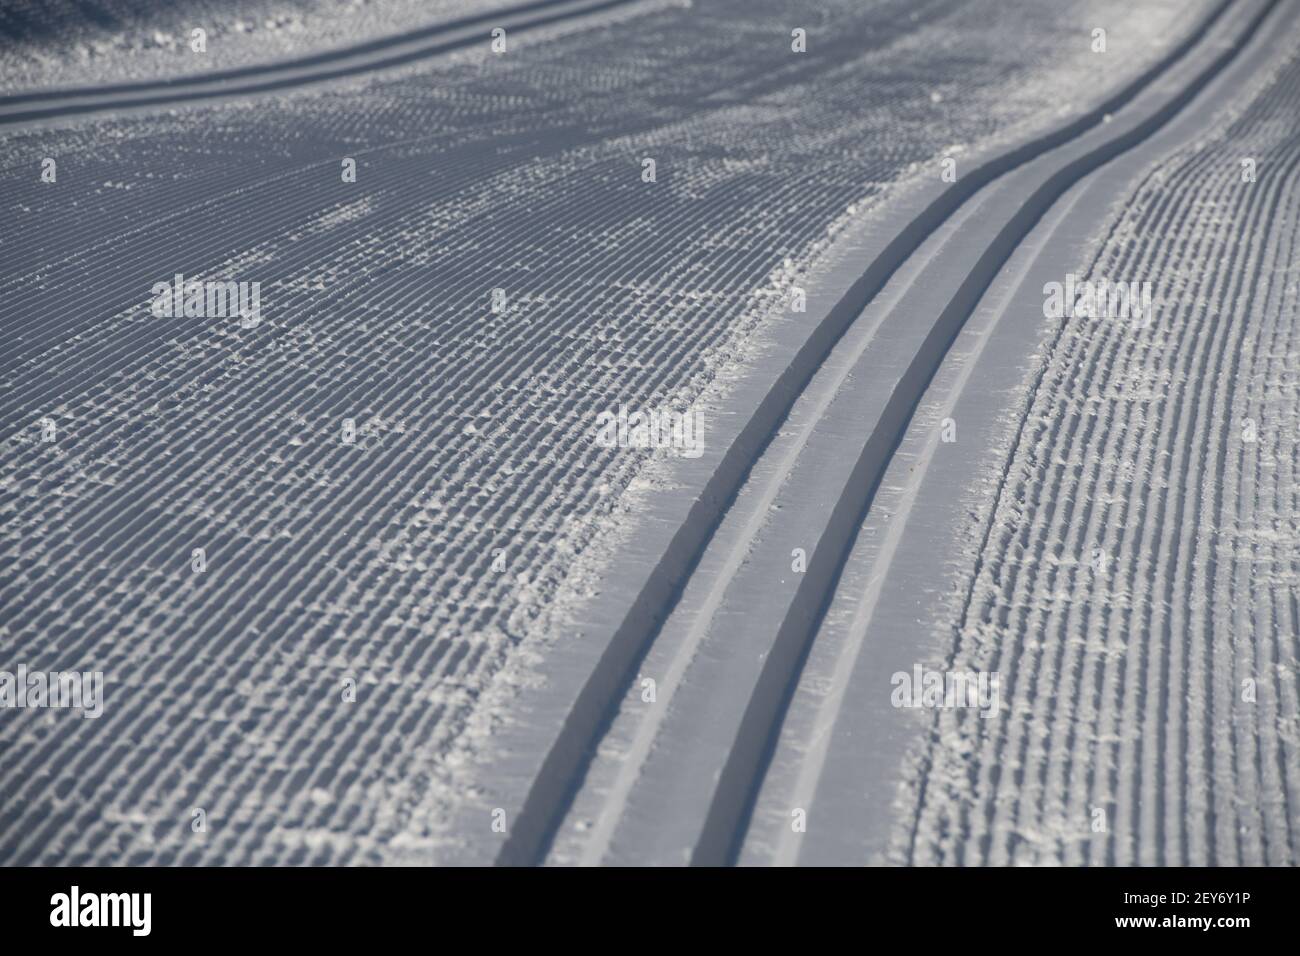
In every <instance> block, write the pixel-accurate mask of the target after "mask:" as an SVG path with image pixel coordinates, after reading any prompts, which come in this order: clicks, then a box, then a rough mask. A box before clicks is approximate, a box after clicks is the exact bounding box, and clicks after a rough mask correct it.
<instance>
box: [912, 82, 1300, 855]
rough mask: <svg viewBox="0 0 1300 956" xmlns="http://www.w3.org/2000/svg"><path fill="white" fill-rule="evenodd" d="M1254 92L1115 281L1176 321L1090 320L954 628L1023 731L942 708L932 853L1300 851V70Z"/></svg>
mask: <svg viewBox="0 0 1300 956" xmlns="http://www.w3.org/2000/svg"><path fill="white" fill-rule="evenodd" d="M1254 92H1255V94H1257V95H1255V97H1254V98H1253V99H1252V100H1250V101H1249V104H1248V106H1245V107H1242V108H1240V109H1239V110H1238V115H1236V116H1235V118H1233V119H1232V120H1231V122H1230V123H1228V124H1227V125H1226V127H1220V128H1218V129H1217V130H1216V131H1215V132H1214V133H1213V134H1212V135H1207V137H1206V138H1205V140H1204V141H1203V142H1199V143H1196V144H1193V145H1192V146H1190V147H1187V148H1185V149H1184V150H1182V151H1180V152H1179V153H1178V154H1176V155H1174V156H1172V157H1171V158H1169V159H1167V160H1164V161H1162V162H1161V163H1159V164H1158V165H1156V166H1155V167H1153V168H1152V169H1151V171H1150V174H1149V175H1148V176H1147V177H1146V179H1145V181H1144V182H1143V183H1142V184H1141V186H1140V187H1139V188H1138V189H1137V190H1136V192H1135V193H1134V195H1133V196H1132V197H1130V200H1129V202H1128V204H1127V205H1126V206H1125V207H1124V208H1123V211H1122V214H1121V215H1119V216H1118V218H1117V219H1116V221H1115V222H1114V224H1113V227H1112V229H1111V231H1110V233H1109V234H1108V235H1107V236H1106V237H1105V238H1104V241H1103V242H1102V243H1101V244H1100V247H1099V249H1098V252H1097V256H1096V259H1095V261H1094V262H1093V263H1092V265H1091V270H1090V271H1091V275H1092V276H1094V277H1098V278H1099V277H1109V278H1142V279H1150V280H1152V281H1153V284H1154V289H1155V292H1154V297H1155V311H1156V321H1155V322H1154V323H1152V324H1151V325H1150V326H1149V327H1147V328H1135V327H1134V326H1133V325H1131V324H1130V323H1127V322H1120V321H1108V320H1092V321H1090V320H1086V319H1082V318H1073V319H1065V320H1062V324H1061V327H1060V329H1059V331H1058V333H1057V335H1056V337H1055V339H1054V341H1053V343H1052V345H1051V348H1050V350H1049V353H1048V355H1047V356H1046V360H1045V364H1044V368H1043V371H1042V373H1041V378H1039V380H1038V381H1037V383H1036V385H1035V387H1034V389H1033V392H1032V401H1030V402H1029V403H1028V406H1027V411H1026V413H1025V417H1024V420H1023V421H1022V423H1021V427H1020V431H1019V434H1018V436H1017V439H1016V441H1015V443H1014V448H1013V450H1012V451H1011V454H1010V456H1009V459H1008V463H1007V468H1006V472H1005V474H1004V476H1003V480H1002V485H1001V488H1000V491H999V493H998V496H997V503H996V506H995V508H994V511H993V514H992V521H991V525H990V528H989V534H988V538H987V545H986V547H985V548H984V550H983V554H982V557H981V561H980V563H979V566H978V569H977V572H978V573H976V574H975V576H974V577H973V579H972V580H971V581H970V586H969V592H968V599H967V609H966V612H965V614H964V616H963V618H962V620H961V621H960V622H959V623H958V624H957V625H956V626H955V628H954V637H955V645H954V650H953V653H952V657H951V660H950V666H951V667H952V668H954V669H964V668H974V669H980V670H986V671H993V672H999V673H1000V674H1001V675H1002V685H1003V689H1004V690H1003V694H1004V708H1005V716H1004V717H1003V718H1002V719H1000V720H997V721H984V720H980V719H978V718H974V719H972V716H971V715H970V714H969V713H963V712H960V711H957V712H954V711H946V712H945V711H940V712H938V713H937V715H936V721H935V727H934V730H933V733H932V735H931V737H930V743H929V745H928V747H927V748H926V750H925V752H924V754H923V755H922V756H921V757H920V759H919V763H918V771H917V777H916V779H915V781H914V782H913V787H914V798H913V800H912V812H911V813H910V814H908V815H906V816H907V819H905V821H904V823H903V824H901V825H900V828H899V832H898V834H897V840H896V843H897V845H898V846H899V852H900V854H901V858H902V859H903V860H905V861H906V862H910V863H919V864H934V863H955V864H994V865H1007V864H1035V865H1041V864H1045V863H1060V864H1067V865H1079V864H1111V865H1116V864H1118V865H1129V866H1131V865H1143V866H1147V865H1265V864H1266V865H1279V864H1283V865H1294V864H1295V863H1296V861H1297V857H1296V847H1295V843H1294V839H1295V838H1294V835H1293V829H1294V827H1295V825H1296V807H1295V805H1294V800H1293V796H1292V795H1293V794H1294V793H1296V792H1297V790H1296V785H1297V779H1296V778H1297V767H1300V761H1298V759H1297V757H1298V755H1297V751H1296V745H1297V729H1298V726H1300V724H1298V716H1297V715H1298V714H1300V710H1298V709H1297V681H1296V661H1297V652H1298V651H1300V646H1298V640H1297V628H1298V626H1300V621H1297V615H1296V605H1297V593H1298V592H1300V557H1297V555H1296V553H1295V549H1294V542H1295V540H1296V537H1297V534H1300V527H1298V526H1297V519H1296V516H1297V514H1300V507H1297V506H1298V505H1300V492H1297V485H1296V465H1297V459H1298V458H1300V449H1298V447H1297V439H1298V438H1300V429H1298V427H1297V426H1300V401H1298V399H1297V390H1296V389H1297V369H1300V340H1298V338H1297V326H1296V323H1295V321H1294V315H1295V312H1296V307H1297V297H1298V296H1300V276H1298V275H1297V270H1296V267H1295V265H1294V262H1295V252H1296V250H1295V244H1294V238H1295V235H1296V231H1297V228H1300V195H1298V194H1297V185H1298V181H1300V142H1297V140H1296V138H1295V136H1294V131H1295V122H1296V117H1297V115H1298V114H1300V60H1297V59H1295V58H1292V59H1291V60H1289V61H1288V62H1287V63H1286V65H1285V67H1284V68H1282V69H1281V70H1280V71H1279V72H1278V73H1277V74H1276V75H1275V76H1274V77H1273V78H1272V79H1271V81H1270V82H1269V83H1268V84H1267V86H1265V87H1264V88H1263V89H1262V90H1256V91H1254ZM1244 157H1253V158H1255V159H1256V160H1257V164H1258V181H1257V182H1256V183H1253V184H1251V183H1244V182H1243V181H1242V168H1241V165H1240V160H1241V159H1242V158H1244ZM1080 271H1081V272H1083V271H1084V270H1080ZM1247 420H1251V421H1253V422H1255V423H1257V427H1258V440H1257V441H1254V442H1248V441H1245V440H1243V434H1244V433H1243V429H1244V428H1245V427H1246V422H1247ZM1094 548H1095V549H1099V551H1100V553H1101V554H1103V555H1104V556H1105V558H1106V562H1105V565H1104V569H1103V570H1101V571H1100V572H1098V571H1096V570H1095V569H1094V567H1093V565H1092V563H1091V562H1092V559H1093V549H1094ZM1246 679H1252V680H1255V681H1256V682H1257V692H1256V695H1257V698H1256V701H1255V702H1246V701H1245V700H1244V699H1243V684H1242V682H1243V681H1244V680H1246ZM1095 808H1100V809H1103V810H1104V811H1105V812H1106V816H1107V827H1106V829H1105V831H1104V832H1101V833H1096V832H1093V831H1092V829H1091V826H1090V824H1091V822H1092V812H1093V810H1094V809H1095Z"/></svg>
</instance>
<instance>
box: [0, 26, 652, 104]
mask: <svg viewBox="0 0 1300 956" xmlns="http://www.w3.org/2000/svg"><path fill="white" fill-rule="evenodd" d="M633 2H634V0H533V2H531V3H523V4H519V5H518V6H514V7H509V8H505V9H501V10H494V11H490V12H488V13H482V14H476V15H474V16H469V17H461V18H458V19H456V20H452V21H450V22H448V23H439V24H434V25H431V26H428V27H423V28H421V29H417V30H410V31H408V32H406V33H403V34H401V35H398V36H389V37H382V38H380V39H377V40H369V41H366V42H365V43H359V44H356V45H355V46H351V47H343V48H339V49H333V50H327V51H324V52H321V53H316V54H312V55H309V56H304V57H298V58H294V59H292V60H281V61H277V62H274V63H262V64H256V65H251V66H242V67H233V68H231V69H226V70H219V71H215V72H212V73H205V74H186V75H184V76H177V77H169V78H167V79H161V80H145V81H140V82H136V83H118V84H113V85H108V86H94V87H82V88H69V89H58V90H45V91H41V92H35V93H18V94H15V95H12V96H5V97H0V126H4V125H11V124H19V123H27V122H32V121H36V120H44V119H54V118H59V117H72V116H81V115H85V114H89V113H101V112H106V111H111V110H125V109H135V108H139V107H150V106H166V105H169V104H175V103H189V102H194V101H197V100H210V99H214V98H221V97H235V96H248V95H252V94H256V93H269V92H275V91H284V90H289V89H294V88H297V87H302V86H306V85H309V84H312V83H323V82H326V81H328V80H337V79H343V78H345V77H349V76H356V75H359V74H362V73H368V72H371V71H374V70H382V69H387V68H389V67H394V66H401V65H403V64H406V63H411V62H414V61H416V60H420V59H423V58H425V57H430V56H436V55H438V54H441V53H451V52H452V51H455V50H463V49H465V48H467V47H470V46H472V45H474V44H478V43H482V44H485V45H486V44H488V43H489V42H491V36H490V32H489V31H491V30H492V29H494V28H496V27H501V28H503V29H505V30H506V31H507V35H509V33H510V32H512V31H518V32H525V31H530V30H535V29H537V28H539V27H545V26H550V25H553V24H556V23H560V22H562V21H565V20H574V19H578V18H580V17H583V16H587V15H591V14H597V13H601V12H604V11H606V10H611V9H613V8H614V7H620V6H625V5H627V4H630V3H633Z"/></svg>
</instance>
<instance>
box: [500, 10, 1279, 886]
mask: <svg viewBox="0 0 1300 956" xmlns="http://www.w3.org/2000/svg"><path fill="white" fill-rule="evenodd" d="M1221 9H1222V8H1221ZM1271 9H1272V5H1270V6H1268V7H1265V8H1263V9H1261V10H1260V12H1259V13H1258V15H1257V16H1256V17H1255V18H1254V19H1253V21H1252V22H1251V23H1250V24H1249V25H1248V26H1247V29H1246V30H1245V32H1244V34H1243V35H1242V39H1241V41H1240V42H1241V44H1244V43H1245V42H1246V40H1248V39H1249V37H1250V36H1252V35H1253V33H1254V31H1255V29H1257V28H1258V26H1259V24H1260V23H1261V22H1262V21H1263V20H1264V18H1265V17H1266V15H1267V14H1268V12H1270V11H1271ZM1215 19H1216V18H1215V17H1211V18H1210V19H1209V20H1207V22H1206V24H1204V26H1203V27H1202V30H1201V31H1199V32H1198V33H1197V34H1196V37H1195V39H1199V38H1200V36H1202V35H1203V32H1204V30H1207V29H1208V28H1209V27H1210V25H1211V24H1212V23H1213V22H1214V21H1215ZM1192 42H1193V41H1192V40H1189V41H1188V43H1187V44H1186V45H1185V46H1184V47H1183V50H1186V49H1188V48H1190V46H1191V44H1192ZM1239 50H1240V44H1239V45H1238V46H1237V48H1236V50H1234V51H1233V53H1232V54H1230V55H1226V56H1224V55H1220V54H1219V51H1217V49H1215V50H1211V51H1209V52H1208V53H1207V54H1206V56H1207V66H1209V67H1211V68H1210V69H1209V70H1208V71H1207V72H1204V73H1202V74H1201V75H1200V78H1199V79H1198V80H1197V81H1196V82H1195V83H1194V84H1193V85H1192V87H1191V88H1190V89H1188V90H1186V91H1184V92H1183V94H1182V95H1181V97H1180V99H1179V100H1178V101H1177V103H1178V106H1177V107H1176V108H1181V106H1182V105H1183V104H1185V103H1186V101H1187V99H1188V98H1190V96H1191V94H1192V92H1194V91H1195V90H1197V89H1200V88H1201V87H1202V86H1203V85H1204V84H1205V83H1206V82H1208V80H1209V79H1210V77H1212V76H1213V75H1215V74H1216V73H1217V72H1218V70H1219V69H1221V68H1222V67H1223V66H1224V65H1226V63H1228V62H1230V61H1231V60H1232V58H1233V56H1235V55H1236V51H1239ZM1180 55H1181V51H1180ZM1169 62H1172V59H1171V60H1170V61H1169ZM1135 94H1136V90H1134V89H1130V90H1129V91H1127V93H1126V94H1125V96H1128V95H1135ZM1109 108H1110V109H1114V105H1113V104H1112V105H1111V106H1110V107H1109ZM1174 111H1176V109H1175V110H1174ZM1172 112H1173V111H1170V112H1167V113H1166V114H1165V116H1164V118H1167V117H1168V116H1169V115H1172ZM1161 122H1163V120H1161ZM1159 125H1160V123H1159V122H1157V123H1156V124H1155V125H1154V126H1150V127H1149V128H1147V130H1146V132H1144V133H1142V134H1141V136H1142V138H1144V137H1145V136H1147V135H1149V134H1150V132H1152V131H1153V130H1154V129H1156V128H1159ZM1051 145H1056V144H1055V143H1053V144H1051ZM1048 148H1050V147H1049V146H1048V145H1047V144H1044V145H1043V146H1042V147H1041V148H1040V149H1039V150H1038V151H1037V152H1044V151H1046V149H1048ZM1028 152H1029V155H1031V156H1032V155H1037V152H1034V151H1033V150H1029V151H1028ZM1100 161H1101V160H1098V162H1100ZM1094 165H1095V164H1094ZM1074 166H1076V167H1077V169H1074V172H1073V175H1075V178H1077V177H1078V176H1082V175H1083V174H1084V173H1086V172H1087V171H1088V170H1089V169H1091V168H1093V166H1092V165H1087V164H1086V163H1079V162H1077V161H1076V162H1075V164H1074ZM1066 185H1068V184H1066ZM1066 185H1062V184H1060V183H1053V184H1052V185H1051V187H1050V188H1051V189H1054V190H1057V192H1056V193H1055V194H1056V195H1059V194H1060V192H1063V191H1064V189H1065V188H1066ZM1008 228H1011V227H1010V226H1009V227H1008ZM1025 229H1026V231H1027V229H1028V226H1026V227H1025ZM1008 255H1009V253H1008ZM981 266H982V263H981ZM939 361H941V356H939V357H938V358H936V359H935V365H936V367H937V363H938V362H939ZM811 374H812V373H811V372H810V373H809V375H808V376H807V377H806V378H805V379H804V384H805V385H806V384H807V382H808V381H809V380H810V379H811ZM922 391H923V389H922ZM920 397H921V396H920V393H918V395H917V399H916V400H917V401H919V400H920ZM793 400H794V395H793V394H792V395H791V396H790V402H791V403H792V402H793ZM787 407H788V406H787ZM905 417H910V415H909V416H905ZM783 418H784V416H783V415H782V420H783ZM741 479H743V475H742V476H741ZM734 493H735V489H734V488H733V489H731V491H730V493H729V494H727V495H726V496H725V498H726V500H728V501H731V500H734ZM868 500H869V499H868ZM720 520H721V516H720V515H719V517H718V518H717V520H715V521H714V523H713V527H716V526H717V523H718V521H720ZM707 546H708V542H707V540H706V541H705V542H704V544H703V545H702V546H701V549H703V548H704V547H707ZM841 560H842V559H841ZM688 573H689V572H688ZM823 578H824V579H825V580H826V586H827V587H830V586H833V582H834V581H835V580H836V578H837V574H836V573H834V572H833V571H832V573H830V574H828V575H820V574H819V576H818V580H821V579H823ZM677 593H679V594H680V585H678V592H677ZM824 603H825V602H824V600H823V606H824ZM663 619H664V618H663V617H661V618H660V621H662V620H663ZM659 626H660V625H659V624H656V625H654V629H652V631H651V633H650V634H649V635H648V636H647V638H646V641H645V646H648V645H649V643H651V642H653V640H654V639H655V636H656V634H657V629H658V627H659ZM643 654H644V650H642V651H640V652H639V653H638V654H637V655H636V659H640V657H641V656H642V655H643ZM785 657H790V655H789V654H788V653H784V652H782V653H778V652H776V651H774V652H773V654H772V658H773V659H778V658H785ZM800 659H801V655H799V654H795V655H793V657H792V661H793V663H792V666H794V667H797V666H798V661H799V660H800ZM634 676H635V675H634V674H633V673H629V675H628V678H627V680H628V681H630V680H632V678H633V677H634ZM765 676H766V675H765ZM794 677H795V673H790V674H787V675H785V680H786V682H787V683H788V682H789V681H791V680H793V679H794ZM626 687H627V683H626V682H625V683H624V684H623V685H621V686H620V687H619V688H618V691H617V692H615V694H614V695H612V696H611V697H610V699H609V701H608V703H607V705H606V709H607V710H612V709H613V708H615V707H616V706H617V701H618V700H619V699H621V697H622V695H623V693H625V692H626ZM758 711H759V712H760V719H762V718H761V714H762V713H763V712H764V709H763V708H762V707H759V708H758ZM778 719H779V717H778ZM746 720H747V722H749V715H748V714H747V715H746ZM776 729H777V728H775V727H774V728H769V730H768V732H769V733H775V732H776ZM751 730H752V728H751ZM603 732H604V728H603V727H602V728H601V729H599V730H598V731H597V734H596V739H594V740H592V741H591V742H590V743H589V744H588V745H587V747H586V752H587V753H588V754H592V753H594V752H595V750H596V747H597V746H598V741H599V737H600V735H601V734H603ZM744 733H745V731H742V734H744ZM587 759H589V758H587ZM749 762H750V761H749V760H748V758H745V759H744V760H742V761H739V762H738V765H739V764H744V766H742V767H741V769H740V770H738V771H735V772H738V773H748V772H750V771H749V770H748V769H747V767H748V764H749ZM733 770H734V768H733V767H732V766H731V765H730V762H729V764H728V766H727V767H724V768H722V769H721V771H720V772H721V778H722V780H723V781H725V782H727V784H726V785H727V786H728V787H730V788H733V789H734V788H735V787H737V786H738V787H740V789H744V785H743V784H737V783H736V781H735V780H733V779H730V777H731V776H733V773H732V771H733ZM753 772H757V773H761V772H762V767H761V765H760V766H758V767H756V768H755V769H754V771H753ZM580 775H581V770H579V776H580ZM755 786H756V782H754V783H751V784H750V786H749V789H750V790H752V789H754V787H755ZM723 789H724V785H723V784H722V783H720V784H719V786H718V792H719V794H721V793H722V791H723ZM571 798H572V794H571V793H570V794H569V795H568V796H567V797H561V798H560V799H559V805H558V806H543V805H542V803H541V801H539V802H538V803H536V804H534V805H533V806H531V807H529V808H528V810H527V818H526V820H525V822H524V824H523V825H522V826H521V827H519V831H518V832H520V834H521V835H520V836H519V837H518V839H517V840H515V838H514V837H512V841H514V842H513V843H511V844H507V848H506V849H505V850H503V853H502V859H503V860H504V861H506V862H521V861H524V860H528V859H530V858H532V859H540V858H542V857H544V855H545V853H546V851H547V848H548V847H549V845H550V842H551V840H552V839H553V837H554V833H555V828H556V827H557V826H558V825H559V823H560V820H561V818H562V816H563V813H564V812H565V810H566V809H567V806H568V803H567V802H566V800H567V799H571ZM551 799H552V800H554V799H555V797H554V796H553V797H552V798H551ZM734 803H735V801H734V800H732V799H730V798H724V797H722V796H719V797H718V798H717V799H716V805H715V807H714V808H712V809H711V810H710V815H709V820H708V821H707V823H706V825H705V836H704V838H703V843H707V844H708V848H705V849H702V848H701V847H697V848H696V854H695V857H694V858H693V861H694V862H697V863H709V862H718V860H719V858H720V857H719V854H718V852H717V847H718V846H720V845H724V844H729V849H728V850H726V852H725V854H724V855H726V854H729V855H730V858H734V855H735V853H736V852H737V850H738V844H737V843H735V842H732V841H735V840H738V839H740V838H741V836H742V835H743V828H744V820H743V813H744V812H745V811H744V808H743V807H739V808H738V807H736V806H733V804H734ZM737 814H740V815H739V816H738V815H737ZM538 830H540V832H538ZM702 846H703V844H702ZM533 854H536V856H533Z"/></svg>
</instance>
